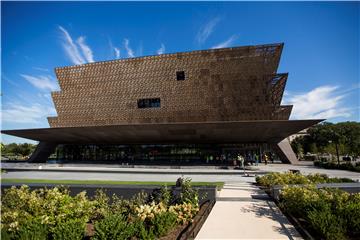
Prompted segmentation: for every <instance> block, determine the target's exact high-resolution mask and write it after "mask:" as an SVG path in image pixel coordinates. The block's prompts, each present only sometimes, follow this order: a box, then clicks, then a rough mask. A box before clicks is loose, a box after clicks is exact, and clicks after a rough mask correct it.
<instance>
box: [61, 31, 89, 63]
mask: <svg viewBox="0 0 360 240" xmlns="http://www.w3.org/2000/svg"><path fill="white" fill-rule="evenodd" d="M59 29H60V31H61V32H62V34H63V44H62V46H63V48H64V50H65V52H66V54H67V55H68V57H69V58H70V61H71V62H72V63H74V64H84V63H89V62H94V55H93V52H92V50H91V48H90V47H89V45H87V44H86V43H85V37H84V36H80V37H79V38H78V39H77V41H76V42H74V40H73V39H72V37H71V36H70V34H69V32H68V31H67V30H66V29H65V28H63V27H62V26H59Z"/></svg>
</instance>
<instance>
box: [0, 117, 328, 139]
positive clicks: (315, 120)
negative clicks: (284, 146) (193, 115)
mask: <svg viewBox="0 0 360 240" xmlns="http://www.w3.org/2000/svg"><path fill="white" fill-rule="evenodd" d="M324 120H326V119H304V120H248V121H212V122H171V123H132V124H116V125H104V126H75V127H54V128H51V127H50V128H28V129H13V130H11V129H8V130H1V131H0V132H1V133H2V134H8V133H6V132H10V131H11V132H14V131H15V132H16V131H27V130H45V129H66V128H91V127H111V126H141V125H179V124H184V125H185V124H218V123H240V122H244V123H248V122H304V121H306V122H315V123H314V124H316V123H319V122H322V121H324ZM10 135H11V134H10Z"/></svg>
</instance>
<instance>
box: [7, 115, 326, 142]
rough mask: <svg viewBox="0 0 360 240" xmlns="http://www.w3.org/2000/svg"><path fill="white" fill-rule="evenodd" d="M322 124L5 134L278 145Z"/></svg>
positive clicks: (267, 122)
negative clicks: (290, 137)
mask: <svg viewBox="0 0 360 240" xmlns="http://www.w3.org/2000/svg"><path fill="white" fill-rule="evenodd" d="M321 121H322V119H316V120H259V121H234V122H229V121H226V122H201V123H200V122H194V123H156V124H155V123H151V124H131V125H129V124H126V125H125V124H124V125H110V126H88V127H66V128H40V129H21V130H3V131H1V132H2V133H4V134H8V135H13V136H17V137H22V138H27V139H32V140H35V141H40V142H48V143H56V144H149V143H150V144H152V143H153V144H156V143H245V142H247V143H251V142H268V143H278V142H280V141H281V140H283V139H284V138H286V137H288V136H290V135H292V134H294V133H297V132H299V131H301V130H303V129H305V128H308V127H310V126H312V125H314V124H316V123H319V122H321Z"/></svg>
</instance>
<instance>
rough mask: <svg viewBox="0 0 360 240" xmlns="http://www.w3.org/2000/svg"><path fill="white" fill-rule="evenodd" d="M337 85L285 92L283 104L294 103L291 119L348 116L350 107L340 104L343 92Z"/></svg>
mask: <svg viewBox="0 0 360 240" xmlns="http://www.w3.org/2000/svg"><path fill="white" fill-rule="evenodd" d="M338 89H339V87H338V86H327V85H325V86H320V87H317V88H315V89H313V90H311V91H310V92H307V93H295V94H293V93H290V92H285V94H284V104H290V105H294V107H293V110H292V113H291V118H292V119H309V118H313V119H318V118H326V119H331V118H336V117H350V116H351V109H350V108H347V107H343V106H342V100H343V99H344V97H346V95H345V94H342V93H341V92H338V91H337V90H338Z"/></svg>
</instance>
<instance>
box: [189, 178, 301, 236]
mask: <svg viewBox="0 0 360 240" xmlns="http://www.w3.org/2000/svg"><path fill="white" fill-rule="evenodd" d="M196 239H198V240H205V239H274V240H275V239H276V240H280V239H302V238H301V236H300V235H299V233H298V232H297V231H296V229H295V228H294V226H293V225H292V224H291V223H289V222H288V220H287V218H286V217H285V216H284V215H283V214H282V213H281V211H280V210H279V208H278V207H277V206H276V205H275V203H274V202H272V201H270V199H269V198H268V197H267V195H266V194H265V193H264V192H263V191H261V190H260V189H259V188H258V187H256V186H254V185H252V184H251V183H248V182H236V183H227V184H225V186H224V188H223V189H222V190H221V192H220V194H219V196H218V199H217V202H216V203H215V205H214V208H213V209H212V211H211V213H210V215H209V216H208V218H207V220H206V221H205V223H204V225H203V226H202V228H201V230H200V232H199V233H198V235H197V236H196Z"/></svg>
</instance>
